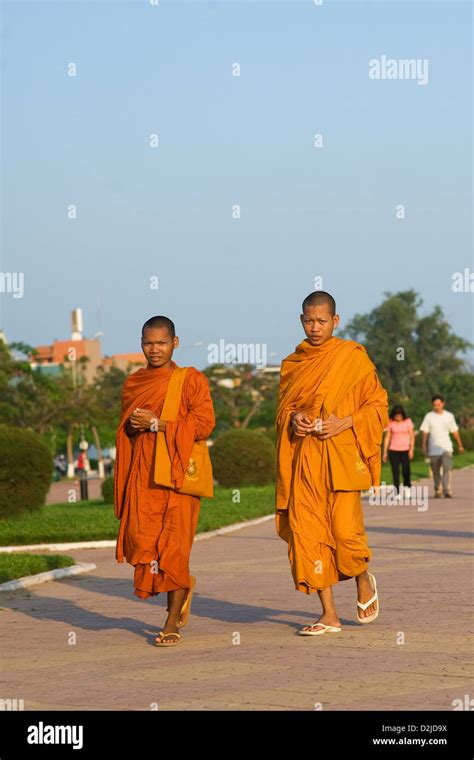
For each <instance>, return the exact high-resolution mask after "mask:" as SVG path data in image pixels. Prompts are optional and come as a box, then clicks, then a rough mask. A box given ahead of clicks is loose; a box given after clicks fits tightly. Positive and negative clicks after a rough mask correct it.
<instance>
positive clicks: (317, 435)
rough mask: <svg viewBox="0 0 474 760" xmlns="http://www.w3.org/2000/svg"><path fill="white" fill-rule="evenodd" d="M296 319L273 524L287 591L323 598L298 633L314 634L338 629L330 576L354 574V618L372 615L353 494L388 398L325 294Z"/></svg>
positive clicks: (373, 590) (360, 485)
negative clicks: (282, 545)
mask: <svg viewBox="0 0 474 760" xmlns="http://www.w3.org/2000/svg"><path fill="white" fill-rule="evenodd" d="M300 319H301V323H302V325H303V329H304V332H305V334H306V339H305V340H303V341H302V342H301V343H300V344H299V345H298V346H297V347H296V350H295V351H294V353H292V354H290V355H289V356H288V357H287V358H286V359H284V360H283V362H282V365H281V372H280V388H279V398H278V409H277V418H276V425H277V433H278V468H277V481H276V504H275V506H276V529H277V533H278V535H279V536H280V537H281V538H282V539H284V540H285V541H286V542H287V543H288V557H289V560H290V566H291V572H292V575H293V580H294V583H295V588H296V589H297V590H298V591H302V592H303V593H305V594H313V593H315V592H316V591H317V592H318V595H319V598H320V600H321V604H322V609H323V612H322V615H321V616H320V617H319V619H318V620H317V621H316V622H315V623H314V624H313V625H308V626H305V627H304V628H303V629H302V630H300V631H299V633H300V634H303V635H310V636H318V635H320V634H324V633H339V632H340V631H341V623H340V621H339V618H338V615H337V612H336V609H335V606H334V599H333V593H332V586H333V585H334V584H335V583H337V582H338V581H342V580H347V579H348V578H353V577H355V579H356V583H357V607H356V609H357V619H358V620H359V622H360V623H370V622H372V621H373V620H375V618H376V617H377V616H378V614H379V601H378V594H377V585H376V580H375V576H374V575H373V574H372V573H369V572H368V570H367V568H368V563H369V560H370V559H371V556H372V552H371V550H370V549H369V547H368V544H367V536H366V533H365V529H364V520H363V513H362V504H361V491H362V490H365V489H369V488H370V487H372V486H379V485H380V467H381V442H382V435H383V430H384V428H385V427H386V425H387V422H388V400H387V392H386V391H385V390H384V389H383V388H382V386H381V384H380V381H379V378H378V377H377V373H376V371H375V366H374V364H373V363H372V362H371V360H370V359H369V357H368V354H367V351H366V349H365V348H364V346H362V345H361V344H360V343H357V342H355V341H352V340H343V339H341V338H338V337H336V336H334V335H333V330H334V328H336V327H337V325H338V324H339V315H338V314H336V304H335V301H334V298H333V297H332V296H331V295H330V294H329V293H326V292H325V291H315V292H314V293H311V294H310V295H309V296H307V298H305V300H304V301H303V313H302V315H301V317H300Z"/></svg>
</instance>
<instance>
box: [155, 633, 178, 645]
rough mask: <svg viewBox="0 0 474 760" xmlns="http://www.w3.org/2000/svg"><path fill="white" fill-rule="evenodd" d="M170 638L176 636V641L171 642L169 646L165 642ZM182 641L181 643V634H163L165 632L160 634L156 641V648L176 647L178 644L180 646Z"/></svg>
mask: <svg viewBox="0 0 474 760" xmlns="http://www.w3.org/2000/svg"><path fill="white" fill-rule="evenodd" d="M169 636H174V637H175V638H176V641H170V643H169V644H166V643H165V641H166V639H167V638H168V637H169ZM180 641H181V634H180V633H163V631H160V633H159V634H158V636H157V637H156V639H155V646H156V647H175V646H176V644H179V642H180Z"/></svg>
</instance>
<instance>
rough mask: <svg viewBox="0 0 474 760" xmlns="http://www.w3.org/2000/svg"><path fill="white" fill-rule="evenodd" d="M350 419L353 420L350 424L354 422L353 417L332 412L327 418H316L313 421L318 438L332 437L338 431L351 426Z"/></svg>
mask: <svg viewBox="0 0 474 760" xmlns="http://www.w3.org/2000/svg"><path fill="white" fill-rule="evenodd" d="M349 420H351V422H350V424H352V419H351V417H336V415H335V414H330V415H329V417H328V418H327V420H316V421H315V422H313V430H314V432H315V434H316V437H317V438H319V439H320V440H325V439H326V438H332V437H333V436H334V435H337V434H338V433H342V431H343V430H346V429H347V428H348V427H350V425H349V424H348V421H349Z"/></svg>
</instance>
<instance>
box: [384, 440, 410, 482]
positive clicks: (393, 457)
mask: <svg viewBox="0 0 474 760" xmlns="http://www.w3.org/2000/svg"><path fill="white" fill-rule="evenodd" d="M388 457H389V459H390V464H391V466H392V478H393V485H394V486H395V488H396V489H397V491H400V465H401V466H402V474H403V485H404V486H408V488H410V486H411V482H410V460H409V458H408V450H407V451H391V450H390V449H389V451H388Z"/></svg>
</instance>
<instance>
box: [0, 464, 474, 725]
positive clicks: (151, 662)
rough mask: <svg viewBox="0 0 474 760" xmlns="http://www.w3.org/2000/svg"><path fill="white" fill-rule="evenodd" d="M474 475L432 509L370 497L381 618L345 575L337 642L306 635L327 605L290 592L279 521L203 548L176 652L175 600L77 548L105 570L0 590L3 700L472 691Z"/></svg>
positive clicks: (296, 698) (232, 701)
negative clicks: (365, 615) (366, 621)
mask: <svg viewBox="0 0 474 760" xmlns="http://www.w3.org/2000/svg"><path fill="white" fill-rule="evenodd" d="M473 475H474V469H469V470H462V471H455V472H454V473H453V488H454V496H455V498H453V499H452V500H451V501H448V500H436V501H435V500H434V499H430V501H429V508H428V510H427V511H426V512H421V511H418V510H417V508H416V507H413V506H397V507H389V506H385V507H381V506H378V507H377V506H370V505H366V506H365V514H366V526H367V530H368V534H369V542H370V546H371V548H372V549H373V551H374V558H373V562H372V570H373V571H374V572H375V574H376V576H377V581H378V586H379V592H380V597H381V614H380V617H379V618H378V620H377V621H376V622H375V623H373V624H371V625H368V626H360V625H358V624H357V622H356V619H355V615H356V608H355V582H354V581H353V580H351V581H347V582H345V583H343V584H340V585H339V586H338V587H337V588H336V591H335V594H336V602H337V605H338V611H339V614H340V616H341V620H342V623H343V631H342V633H341V634H337V635H332V636H331V635H326V636H319V637H303V636H297V635H296V631H297V629H298V628H299V627H300V626H301V625H302V624H307V623H309V622H311V621H312V620H314V619H315V617H316V615H315V611H316V610H318V609H319V602H318V599H317V596H316V595H315V596H311V597H308V596H306V595H303V594H301V593H298V592H296V591H295V590H294V588H293V585H292V581H291V576H290V571H289V566H288V561H287V556H286V544H285V543H284V542H283V541H281V539H279V538H278V537H276V535H275V530H274V522H273V520H270V521H268V522H265V523H262V524H260V525H256V526H252V527H248V528H244V529H241V530H239V531H236V532H234V533H229V534H225V535H221V536H217V537H214V538H210V539H208V540H205V541H199V542H197V543H196V544H195V546H194V548H193V554H192V570H193V572H194V573H195V574H196V575H197V578H198V586H197V590H196V593H195V596H194V600H193V614H192V616H191V620H190V623H189V624H188V626H187V627H186V628H185V629H183V634H184V639H183V643H182V644H180V645H179V646H178V647H174V648H172V649H170V650H169V651H168V650H166V649H164V648H157V647H153V646H152V641H153V636H154V635H155V634H156V633H157V631H158V630H159V628H160V625H161V623H162V622H163V621H164V615H165V613H164V607H165V601H166V600H165V597H164V596H163V595H160V596H159V597H155V599H154V600H147V601H140V600H138V599H137V598H136V597H134V596H133V588H132V574H133V568H131V567H130V566H129V565H119V564H118V563H116V562H115V558H114V554H113V550H112V551H111V550H102V549H100V550H90V549H89V550H77V551H72V552H70V553H71V554H72V555H73V556H75V557H76V558H77V559H78V560H80V561H82V562H95V563H96V564H97V570H96V571H93V572H92V573H90V574H87V575H83V576H78V577H75V578H71V579H67V580H62V581H55V582H50V583H46V584H43V585H42V586H39V587H36V588H35V589H34V590H32V591H29V590H24V591H23V590H22V591H15V592H10V593H8V594H7V593H5V594H2V595H1V597H0V605H1V606H2V608H3V609H2V610H1V618H0V620H1V621H2V623H3V625H2V626H1V628H2V644H1V650H2V653H3V658H4V661H3V663H2V665H1V669H2V674H3V676H4V685H3V687H2V693H1V694H0V697H2V698H17V699H23V700H24V707H25V710H38V709H49V710H65V709H86V710H94V709H105V710H120V709H136V710H149V709H150V706H151V705H153V704H154V703H158V707H159V709H162V710H176V709H178V710H186V709H198V710H223V709H231V710H254V709H262V708H263V709H267V710H314V709H315V705H316V704H317V703H321V704H322V709H324V710H336V709H343V710H353V709H358V710H369V709H375V710H382V709H389V710H390V709H391V710H416V709H420V710H430V709H439V710H452V709H453V708H452V701H453V700H454V699H464V695H466V694H468V695H470V696H471V697H473V696H474V687H473V683H472V680H470V677H469V674H470V664H471V663H472V649H473V648H472V639H471V641H470V640H469V633H472V628H473V624H472V621H473V618H472V607H471V605H472V591H473V574H472V569H473V563H472V543H471V541H470V539H471V537H472V528H473V513H472V483H473ZM430 493H431V488H430ZM117 524H118V523H117ZM71 634H75V636H76V643H75V645H71V644H70V643H69V641H68V637H69V636H70V635H71ZM239 637H240V643H235V642H236V641H237V639H238V638H239ZM403 637H404V642H405V643H399V642H400V641H402V639H403Z"/></svg>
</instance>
